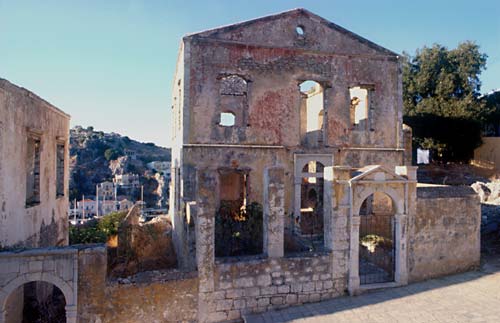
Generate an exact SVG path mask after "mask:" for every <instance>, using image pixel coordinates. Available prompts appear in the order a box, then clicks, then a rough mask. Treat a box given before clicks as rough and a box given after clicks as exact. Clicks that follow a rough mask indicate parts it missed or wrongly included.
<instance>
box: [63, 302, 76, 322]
mask: <svg viewBox="0 0 500 323" xmlns="http://www.w3.org/2000/svg"><path fill="white" fill-rule="evenodd" d="M65 309H66V322H67V323H76V320H77V314H78V311H77V309H76V305H66V307H65Z"/></svg>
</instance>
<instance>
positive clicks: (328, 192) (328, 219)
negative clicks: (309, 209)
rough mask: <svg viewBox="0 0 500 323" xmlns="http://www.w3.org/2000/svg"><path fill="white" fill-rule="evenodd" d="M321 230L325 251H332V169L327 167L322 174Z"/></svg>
mask: <svg viewBox="0 0 500 323" xmlns="http://www.w3.org/2000/svg"><path fill="white" fill-rule="evenodd" d="M323 174H324V176H323V179H324V191H323V212H324V215H323V230H324V232H323V233H324V235H323V237H324V239H323V240H324V245H325V250H329V251H331V250H333V245H334V244H333V240H334V235H335V233H334V227H333V200H334V199H335V194H334V192H335V191H334V188H333V167H332V166H327V167H325V169H324V172H323Z"/></svg>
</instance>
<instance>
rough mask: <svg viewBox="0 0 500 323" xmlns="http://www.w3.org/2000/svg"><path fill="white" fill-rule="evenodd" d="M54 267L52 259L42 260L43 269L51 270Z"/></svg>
mask: <svg viewBox="0 0 500 323" xmlns="http://www.w3.org/2000/svg"><path fill="white" fill-rule="evenodd" d="M54 268H55V265H54V261H53V260H50V259H46V260H44V262H43V271H45V272H47V271H53V270H54Z"/></svg>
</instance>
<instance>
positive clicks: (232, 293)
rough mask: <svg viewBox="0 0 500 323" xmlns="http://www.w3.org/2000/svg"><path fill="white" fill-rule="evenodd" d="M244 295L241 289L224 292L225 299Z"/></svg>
mask: <svg viewBox="0 0 500 323" xmlns="http://www.w3.org/2000/svg"><path fill="white" fill-rule="evenodd" d="M244 295H245V293H244V290H243V289H229V290H227V291H226V298H240V297H243V296H244Z"/></svg>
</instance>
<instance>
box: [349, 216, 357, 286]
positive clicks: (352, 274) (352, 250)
mask: <svg viewBox="0 0 500 323" xmlns="http://www.w3.org/2000/svg"><path fill="white" fill-rule="evenodd" d="M359 224H360V217H359V215H358V216H353V217H352V218H351V239H350V244H349V285H348V290H349V295H351V296H352V295H356V294H357V293H358V291H359Z"/></svg>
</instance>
